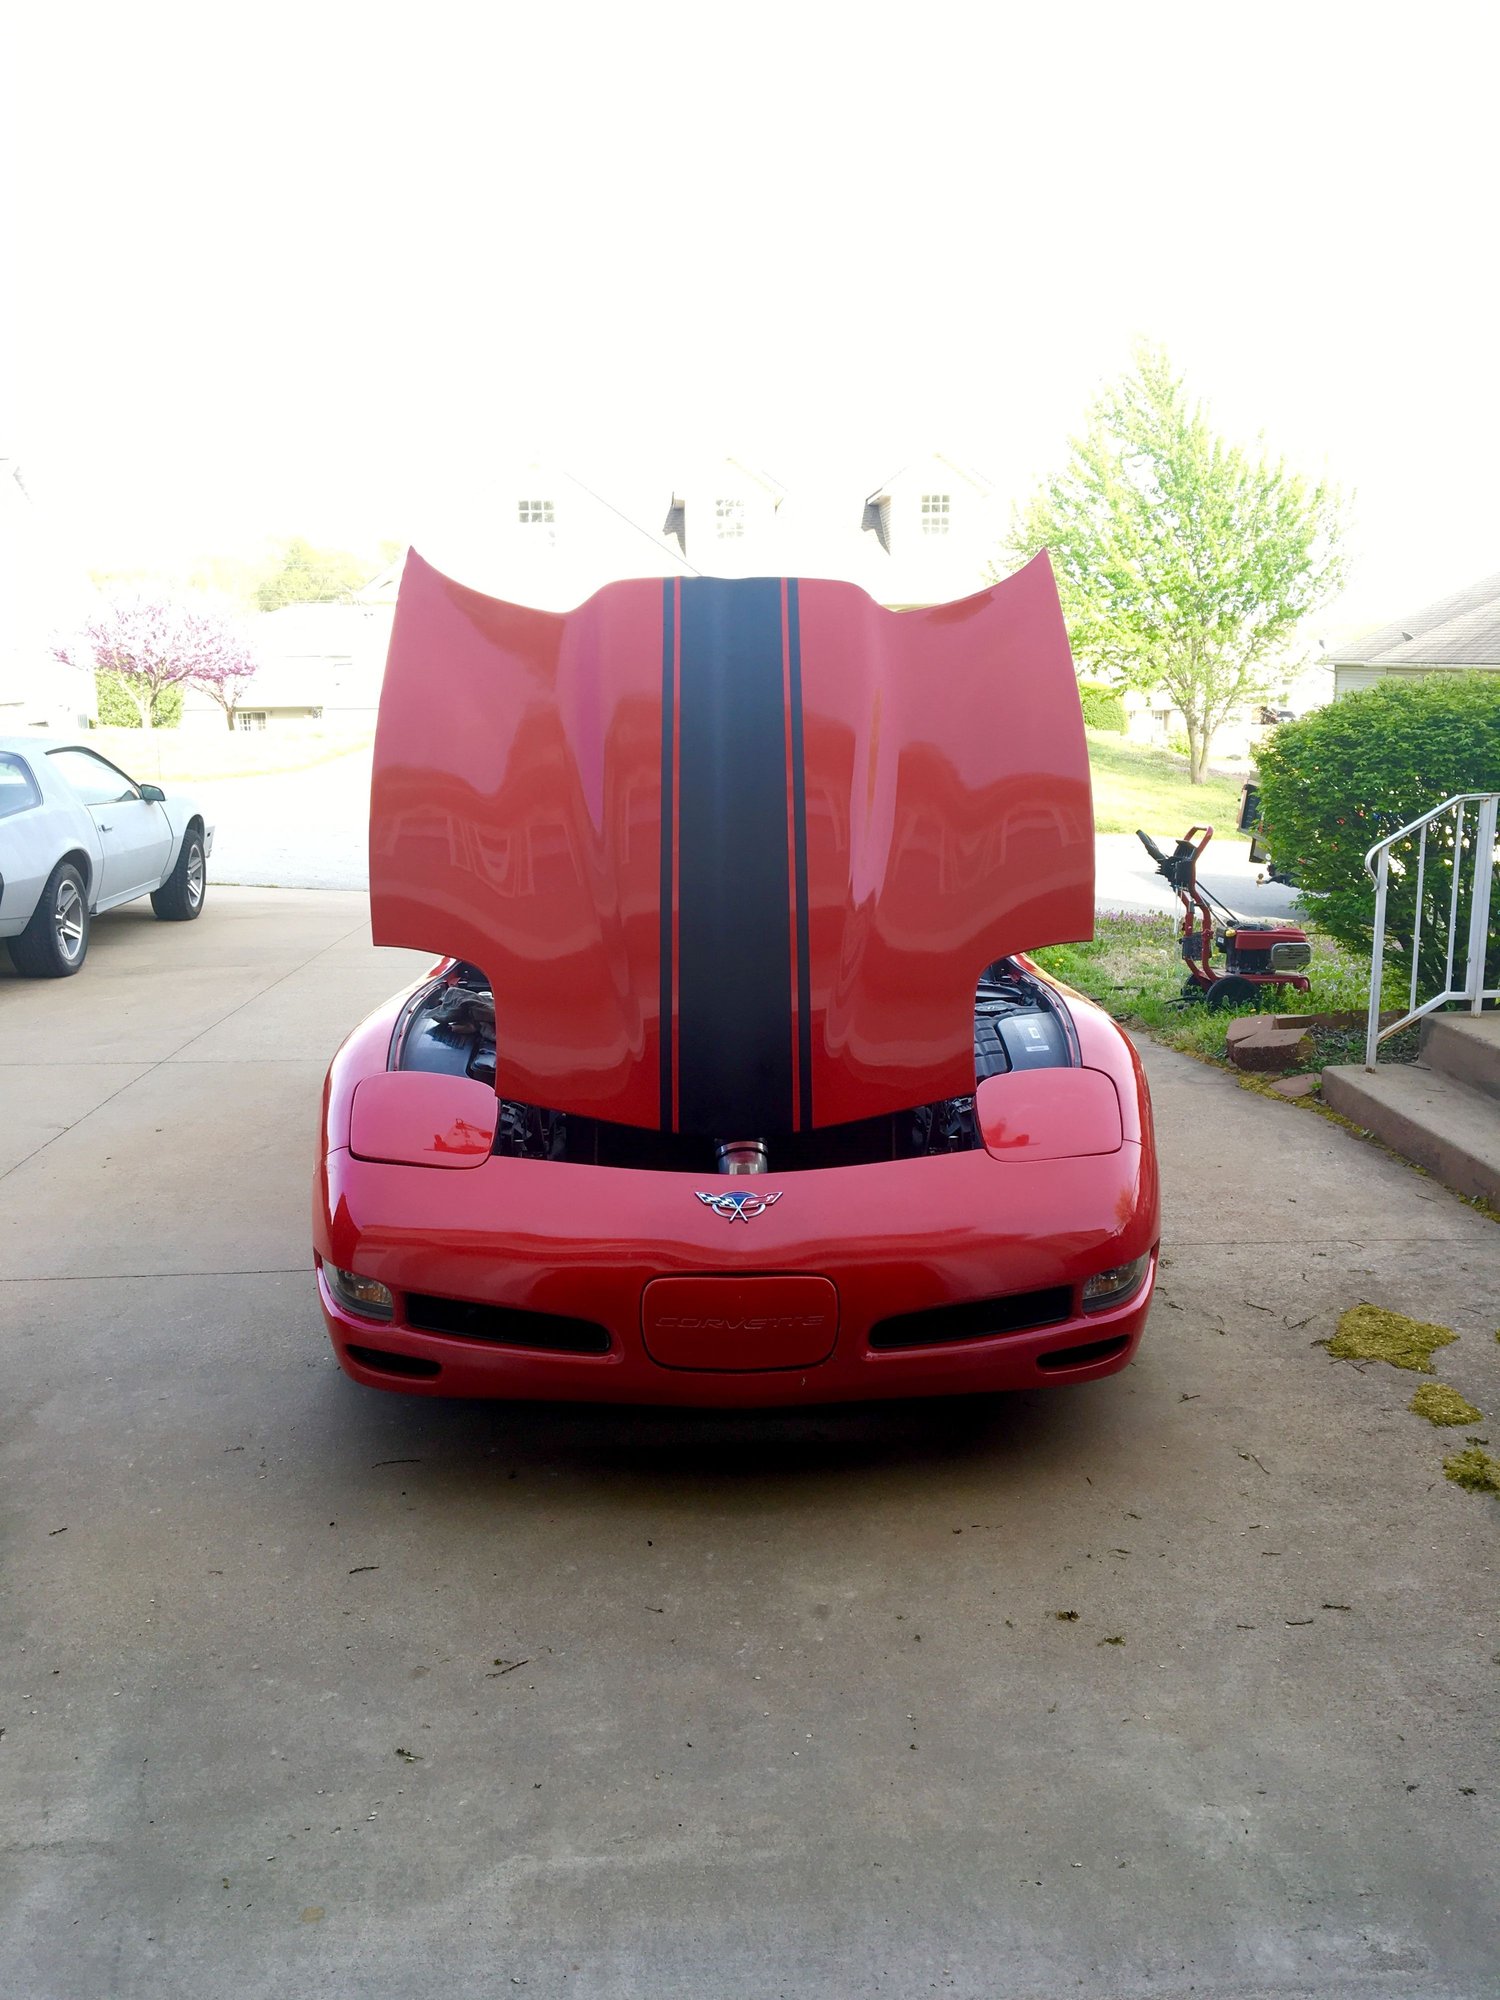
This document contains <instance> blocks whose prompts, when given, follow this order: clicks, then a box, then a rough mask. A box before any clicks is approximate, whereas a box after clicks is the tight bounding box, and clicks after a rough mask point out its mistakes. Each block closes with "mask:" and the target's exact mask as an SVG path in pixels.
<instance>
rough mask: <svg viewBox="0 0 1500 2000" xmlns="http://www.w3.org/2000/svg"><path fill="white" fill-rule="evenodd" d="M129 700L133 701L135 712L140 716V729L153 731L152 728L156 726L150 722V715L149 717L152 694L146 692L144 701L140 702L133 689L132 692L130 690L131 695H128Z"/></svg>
mask: <svg viewBox="0 0 1500 2000" xmlns="http://www.w3.org/2000/svg"><path fill="white" fill-rule="evenodd" d="M130 699H131V700H132V701H133V702H134V703H135V705H136V710H137V712H138V713H139V715H140V718H141V727H142V729H153V728H155V726H156V725H155V723H154V721H153V720H152V715H151V703H152V701H153V699H154V696H153V695H152V694H151V693H150V692H149V691H148V692H147V695H146V699H145V700H144V701H142V700H141V698H140V696H139V695H138V694H136V693H135V691H134V689H132V690H131V695H130Z"/></svg>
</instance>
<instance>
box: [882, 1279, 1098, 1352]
mask: <svg viewBox="0 0 1500 2000" xmlns="http://www.w3.org/2000/svg"><path fill="white" fill-rule="evenodd" d="M1072 1311H1073V1290H1072V1287H1071V1286H1070V1285H1051V1286H1049V1287H1048V1288H1047V1289H1046V1290H1045V1291H1039V1292H1011V1293H1010V1294H1009V1295H1008V1296H1007V1297H1005V1298H1000V1299H966V1300H965V1301H964V1302H963V1304H961V1305H956V1306H929V1307H928V1308H927V1309H926V1311H925V1312H911V1313H895V1314H893V1315H892V1317H891V1318H890V1319H882V1320H877V1321H876V1322H875V1324H874V1326H872V1327H871V1328H870V1345H871V1347H873V1348H879V1349H889V1348H893V1347H941V1346H944V1345H945V1344H946V1343H947V1342H949V1341H956V1340H992V1339H993V1338H994V1337H995V1335H996V1334H1000V1333H1023V1332H1026V1331H1028V1330H1030V1329H1032V1328H1035V1327H1039V1326H1056V1325H1057V1323H1058V1321H1059V1320H1064V1319H1067V1318H1068V1317H1069V1316H1070V1315H1071V1313H1072Z"/></svg>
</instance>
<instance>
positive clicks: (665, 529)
mask: <svg viewBox="0 0 1500 2000" xmlns="http://www.w3.org/2000/svg"><path fill="white" fill-rule="evenodd" d="M785 499H786V488H785V487H784V486H782V485H781V484H780V482H779V481H777V480H775V479H772V478H771V476H770V474H769V473H765V472H757V471H756V470H755V469H754V467H752V466H748V465H745V464H743V463H742V462H741V461H740V460H739V459H737V458H721V459H718V460H715V461H713V462H710V463H706V464H704V465H701V466H699V467H697V468H695V469H694V470H692V471H691V472H688V473H687V474H685V476H684V477H683V478H682V479H680V480H679V481H678V482H677V483H676V484H674V486H673V489H672V497H671V501H670V503H669V505H668V507H667V514H666V519H665V520H664V522H663V523H662V534H663V535H664V536H665V537H667V539H669V540H670V541H673V542H675V543H676V544H677V549H678V553H679V554H680V555H681V556H683V557H684V558H685V559H686V560H687V561H688V562H690V563H691V564H692V565H693V567H694V568H695V569H697V570H699V571H701V572H703V573H704V574H706V575H713V576H767V575H770V576H778V575H781V574H782V573H783V572H782V569H781V554H782V548H783V546H784V543H785V528H786V522H785V519H784V518H783V517H782V513H781V508H782V503H783V501H784V500H785Z"/></svg>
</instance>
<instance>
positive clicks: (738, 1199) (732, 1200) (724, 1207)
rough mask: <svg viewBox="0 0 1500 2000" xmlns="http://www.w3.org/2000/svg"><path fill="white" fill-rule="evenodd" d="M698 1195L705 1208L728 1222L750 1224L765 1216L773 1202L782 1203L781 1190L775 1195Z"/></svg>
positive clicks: (695, 1191)
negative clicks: (756, 1217) (758, 1217)
mask: <svg viewBox="0 0 1500 2000" xmlns="http://www.w3.org/2000/svg"><path fill="white" fill-rule="evenodd" d="M694 1193H696V1194H697V1195H698V1199H699V1201H701V1202H702V1203H703V1205H704V1207H705V1208H711V1209H712V1210H713V1212H714V1214H715V1215H722V1216H723V1217H724V1219H725V1220H726V1221H727V1222H736V1221H738V1222H749V1221H751V1220H752V1218H753V1217H755V1216H757V1215H764V1214H765V1212H766V1210H767V1209H768V1208H769V1207H770V1206H771V1204H772V1202H777V1201H780V1199H781V1190H780V1189H779V1188H778V1189H777V1191H776V1192H775V1194H752V1193H750V1192H749V1191H748V1190H747V1191H746V1192H745V1193H744V1194H702V1193H700V1192H699V1191H698V1190H697V1189H694Z"/></svg>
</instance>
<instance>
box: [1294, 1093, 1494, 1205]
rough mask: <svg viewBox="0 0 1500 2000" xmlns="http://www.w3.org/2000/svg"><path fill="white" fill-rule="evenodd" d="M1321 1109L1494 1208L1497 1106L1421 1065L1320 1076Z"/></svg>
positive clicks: (1438, 1178)
mask: <svg viewBox="0 0 1500 2000" xmlns="http://www.w3.org/2000/svg"><path fill="white" fill-rule="evenodd" d="M1323 1102H1324V1103H1325V1104H1327V1105H1328V1106H1329V1108H1330V1109H1331V1110H1334V1111H1337V1112H1338V1113H1339V1114H1340V1116H1341V1117H1344V1118H1348V1119H1350V1120H1351V1121H1352V1122H1353V1123H1354V1124H1356V1125H1362V1126H1363V1127H1364V1129H1365V1130H1366V1131H1367V1132H1373V1133H1374V1134H1375V1137H1376V1138H1377V1139H1381V1140H1384V1142H1385V1144H1386V1145H1387V1146H1389V1147H1390V1148H1391V1149H1392V1150H1393V1151H1394V1152H1397V1153H1400V1154H1401V1155H1402V1157H1403V1158H1404V1159H1408V1160H1414V1161H1415V1162H1416V1164H1417V1165H1418V1166H1419V1167H1425V1168H1426V1169H1427V1171H1428V1173H1430V1174H1431V1175H1432V1176H1433V1178H1434V1179H1435V1180H1440V1181H1441V1182H1442V1183H1443V1185H1444V1186H1445V1187H1451V1188H1452V1189H1453V1190H1454V1192H1455V1193H1457V1194H1470V1195H1474V1194H1477V1195H1483V1196H1484V1197H1485V1199H1486V1200H1487V1201H1492V1202H1495V1203H1497V1204H1500V1105H1497V1104H1496V1102H1495V1100H1494V1098H1492V1097H1489V1096H1486V1094H1485V1093H1484V1092H1483V1091H1482V1090H1475V1089H1473V1088H1471V1087H1470V1086H1469V1085H1468V1084H1465V1083H1460V1082H1459V1081H1458V1079H1457V1078H1456V1077H1452V1076H1449V1075H1446V1074H1445V1073H1444V1072H1443V1071H1442V1070H1435V1069H1428V1068H1427V1067H1426V1065H1425V1064H1423V1063H1387V1064H1383V1065H1382V1066H1381V1067H1380V1068H1379V1069H1376V1070H1375V1071H1373V1072H1371V1071H1368V1070H1365V1069H1360V1068H1355V1067H1353V1066H1352V1065H1351V1066H1349V1067H1347V1068H1346V1067H1339V1068H1333V1069H1325V1070H1324V1072H1323Z"/></svg>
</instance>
